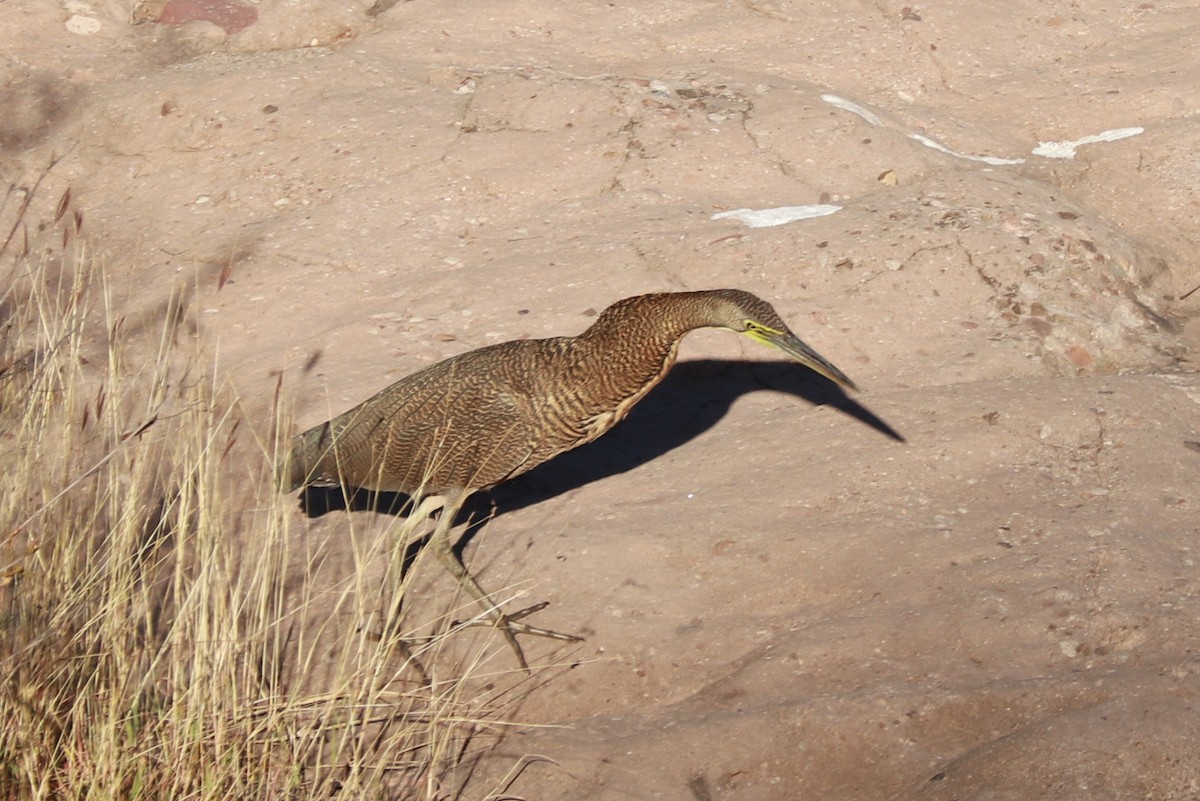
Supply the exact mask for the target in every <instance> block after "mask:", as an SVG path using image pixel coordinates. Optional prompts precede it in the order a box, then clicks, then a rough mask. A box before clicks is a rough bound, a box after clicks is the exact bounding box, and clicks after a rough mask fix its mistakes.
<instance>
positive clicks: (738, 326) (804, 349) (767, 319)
mask: <svg viewBox="0 0 1200 801" xmlns="http://www.w3.org/2000/svg"><path fill="white" fill-rule="evenodd" d="M713 294H714V296H715V300H716V301H717V308H716V313H717V316H718V319H719V320H720V322H718V325H719V326H720V327H722V328H728V329H729V330H731V331H737V332H738V333H741V334H745V335H746V336H748V337H750V338H751V339H753V340H754V341H755V342H761V343H762V344H764V345H769V346H770V347H772V348H776V349H778V350H781V351H783V352H784V353H786V354H787V355H788V356H791V357H792V358H793V359H795V360H796V361H798V362H800V363H801V364H803V365H804V366H805V367H807V368H809V369H810V370H813V371H814V372H817V373H820V374H821V375H823V376H825V377H826V378H828V379H829V380H830V381H833V382H834V383H836V384H839V385H841V386H843V387H845V388H846V389H854V390H856V389H858V387H857V386H855V384H854V382H853V381H851V380H850V379H849V378H848V377H847V376H846V374H845V373H843V372H842V371H841V370H839V369H838V368H836V367H834V366H833V364H832V363H830V361H829V360H828V359H826V358H825V357H824V356H822V355H821V354H819V353H817V352H816V351H815V350H813V349H812V348H810V347H809V346H808V345H806V344H805V343H804V341H803V340H801V339H800V337H798V336H796V335H795V334H793V333H792V331H791V329H789V328H788V327H787V323H785V322H784V321H783V319H782V318H781V317H780V316H779V314H778V313H777V312H776V311H775V309H774V308H773V307H772V306H771V304H770V303H767V302H766V301H765V300H763V299H762V298H760V297H757V296H755V295H752V294H750V293H749V292H745V291H743V290H740V289H722V290H718V291H717V292H715V293H713Z"/></svg>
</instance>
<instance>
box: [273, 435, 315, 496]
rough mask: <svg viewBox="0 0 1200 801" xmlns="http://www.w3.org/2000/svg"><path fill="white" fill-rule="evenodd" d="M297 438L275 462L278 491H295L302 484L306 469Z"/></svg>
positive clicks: (306, 473)
mask: <svg viewBox="0 0 1200 801" xmlns="http://www.w3.org/2000/svg"><path fill="white" fill-rule="evenodd" d="M301 450H302V449H301V448H300V442H299V438H297V440H296V441H295V443H294V445H293V446H292V447H291V448H289V449H288V450H286V451H285V452H284V453H283V454H281V456H280V458H279V461H278V462H276V464H275V486H276V487H277V488H278V489H279V491H280V492H295V491H296V490H298V489H300V487H301V486H303V485H304V478H305V476H307V475H308V469H307V468H306V467H305V466H304V454H303V453H302V452H301Z"/></svg>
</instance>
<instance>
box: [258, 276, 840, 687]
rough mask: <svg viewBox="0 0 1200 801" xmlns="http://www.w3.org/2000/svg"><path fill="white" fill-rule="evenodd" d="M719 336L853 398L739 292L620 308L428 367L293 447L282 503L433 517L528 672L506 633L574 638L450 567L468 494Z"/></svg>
mask: <svg viewBox="0 0 1200 801" xmlns="http://www.w3.org/2000/svg"><path fill="white" fill-rule="evenodd" d="M709 327H712V328H726V329H729V330H732V331H736V332H739V333H743V334H746V335H747V336H749V337H751V338H752V339H755V340H757V341H758V342H761V343H763V344H766V345H771V346H773V347H776V348H778V349H780V350H782V351H783V352H784V353H786V354H788V355H789V356H791V357H792V358H793V359H795V360H797V361H798V362H800V363H801V364H803V365H805V366H807V367H809V368H810V369H812V370H815V371H816V372H818V373H820V374H821V375H823V376H825V377H826V378H829V379H830V380H832V381H834V382H836V383H838V384H840V385H842V386H843V387H847V388H849V389H855V388H856V387H855V386H854V383H853V382H852V381H851V380H850V379H849V378H847V377H846V375H845V374H844V373H842V371H840V370H839V369H838V368H836V367H834V366H833V365H832V364H831V363H830V362H829V361H827V360H826V359H825V358H824V357H822V356H821V355H819V354H818V353H817V352H816V351H814V350H813V349H812V348H810V347H809V346H808V345H806V344H805V343H804V342H802V341H801V340H800V339H799V338H798V337H797V336H796V335H795V334H793V333H792V332H791V331H790V330H789V329H788V327H787V325H786V324H785V323H784V322H783V320H782V319H781V318H780V317H779V315H778V314H777V313H776V312H775V309H774V308H772V307H771V305H770V304H768V303H767V302H766V301H764V300H762V299H760V298H758V297H756V296H754V295H752V294H750V293H749V292H744V291H742V290H737V289H717V290H705V291H699V292H670V293H660V294H653V295H639V296H636V297H631V298H626V299H624V300H621V301H618V302H616V303H614V304H613V305H612V306H609V307H608V308H607V309H605V310H604V311H603V312H601V314H600V315H599V317H597V318H596V321H595V322H594V323H592V325H591V326H590V327H589V328H588V329H587V330H586V331H584V332H583V333H582V334H580V335H579V336H576V337H556V338H553V339H532V340H515V341H512V342H504V343H501V344H498V345H491V346H489V347H485V348H479V349H478V350H473V351H469V352H467V353H463V354H460V355H458V356H454V357H451V358H449V359H446V360H445V361H442V362H438V363H437V364H434V365H432V366H430V367H427V368H425V369H423V370H419V371H418V372H416V373H413V374H412V375H409V376H407V377H405V378H402V379H400V380H399V381H397V382H396V383H394V384H392V385H391V386H389V387H387V388H386V389H384V390H382V391H381V392H379V393H377V394H376V395H374V396H373V397H371V398H368V399H367V400H365V401H363V402H362V403H360V404H359V405H358V406H355V407H354V408H353V409H350V410H348V411H346V412H343V413H342V414H340V415H338V416H337V417H334V418H333V419H332V420H330V421H328V422H325V423H322V424H321V425H318V426H315V427H314V428H311V429H309V430H307V431H305V432H304V433H303V434H300V435H299V436H298V437H296V439H295V441H294V444H293V447H292V448H291V452H290V453H289V454H288V456H287V457H286V458H285V459H284V460H283V462H282V463H281V464H280V468H279V482H280V485H281V487H282V489H284V490H285V491H288V492H290V491H293V490H296V489H298V488H299V487H301V486H304V485H306V484H311V485H334V486H337V485H341V486H347V487H357V488H362V489H367V490H375V491H391V492H402V493H405V494H407V495H411V496H413V498H414V500H420V503H419V504H418V506H417V511H415V512H414V514H419V515H429V514H432V513H433V512H434V511H436V510H437V509H438V508H441V509H442V512H441V516H440V517H439V519H438V522H437V525H436V527H435V529H434V532H433V534H432V535H431V538H430V546H431V547H432V548H433V549H434V553H435V554H436V555H437V557H438V559H439V560H440V561H441V562H442V563H443V564H444V565H446V567H447V568H448V569H449V570H450V572H451V573H453V574H454V576H455V577H456V578H457V579H458V580H459V582H461V584H462V585H463V587H464V588H465V589H466V590H467V591H468V592H469V593H470V594H471V596H472V597H473V598H474V599H475V600H476V601H477V602H478V603H479V604H480V606H482V607H483V608H484V610H485V611H486V613H487V615H488V617H489V618H490V619H491V620H492V622H493V623H494V624H495V626H496V627H497V628H499V629H500V630H501V632H502V633H503V635H504V636H505V638H506V639H507V640H508V643H509V645H510V646H511V647H512V649H513V651H514V652H515V653H516V655H517V661H518V662H519V663H520V664H521V666H522V667H526V666H527V665H526V661H525V656H524V653H523V652H522V650H521V647H520V645H519V644H518V643H517V639H516V635H517V634H535V635H540V636H547V637H556V638H559V639H571V640H574V639H579V638H577V637H574V636H571V635H565V634H559V633H557V632H552V631H547V630H545V629H539V628H534V627H532V626H529V625H528V624H525V623H521V622H518V620H517V618H520V617H524V616H525V615H527V614H529V612H530V611H536V610H537V609H540V608H542V607H541V606H537V607H531V608H530V609H528V610H522V611H521V612H518V613H514V614H509V615H506V614H504V613H503V612H501V611H500V609H499V608H498V607H497V606H496V604H495V603H494V602H493V601H492V600H491V598H490V597H489V596H488V595H487V593H485V592H484V591H483V589H482V588H481V587H480V586H479V584H478V583H477V582H476V581H475V580H474V579H473V578H472V577H471V576H470V574H469V573H468V572H467V570H466V568H465V567H464V566H463V564H462V562H461V561H460V560H459V558H458V557H457V555H455V553H454V551H453V549H452V547H451V542H450V528H451V526H452V524H453V521H454V517H455V514H456V513H457V512H458V510H459V509H460V508H461V507H462V504H463V502H464V501H465V500H466V499H467V497H468V496H470V495H471V494H472V493H473V492H476V491H478V490H481V489H487V488H489V487H493V486H495V485H497V484H499V483H501V482H503V481H507V480H508V479H511V478H513V477H515V476H518V475H520V474H522V473H525V472H527V471H529V470H531V469H533V468H534V467H537V466H538V465H540V464H542V463H544V462H546V461H548V460H550V459H553V458H554V457H555V456H557V455H559V454H561V453H563V452H565V451H568V450H571V449H572V448H575V447H577V446H579V445H583V444H585V443H588V442H591V441H593V440H595V439H596V438H597V437H599V436H601V435H602V434H604V432H606V431H608V430H609V429H610V428H612V427H613V426H614V425H616V424H617V423H619V422H620V421H621V420H622V419H623V418H624V417H625V415H626V414H628V412H629V410H630V408H632V407H633V405H634V404H636V403H637V402H638V401H640V400H641V399H642V398H643V397H645V395H646V393H647V392H649V391H650V390H651V389H653V388H654V386H655V385H656V384H658V382H659V381H661V380H662V378H663V376H665V375H666V373H667V371H668V370H669V369H670V368H671V365H672V364H673V363H674V361H675V354H676V352H677V350H678V347H679V341H680V340H681V339H682V338H683V336H684V335H685V334H687V333H688V332H689V331H692V330H695V329H697V328H709Z"/></svg>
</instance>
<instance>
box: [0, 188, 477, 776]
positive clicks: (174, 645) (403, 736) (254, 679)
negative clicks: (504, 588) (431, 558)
mask: <svg viewBox="0 0 1200 801" xmlns="http://www.w3.org/2000/svg"><path fill="white" fill-rule="evenodd" d="M26 194H28V193H26ZM28 207H29V206H28V203H26V202H25V201H24V200H23V199H22V196H21V193H20V192H18V191H16V190H13V189H10V191H9V194H8V196H7V200H6V201H5V206H4V208H3V209H0V219H3V218H4V217H3V214H4V213H7V214H8V216H9V218H13V219H15V220H16V222H15V223H14V225H13V228H12V229H11V230H12V232H13V233H12V234H10V231H9V230H8V228H7V225H6V226H5V230H0V257H2V258H0V277H3V279H4V280H5V283H4V284H2V285H0V291H2V292H3V295H2V297H0V334H2V335H3V344H2V345H0V476H2V479H3V482H4V492H3V493H0V723H2V726H0V798H5V799H51V798H53V799H72V798H81V799H83V798H86V799H141V798H163V799H166V798H170V799H275V798H280V799H303V798H329V797H331V796H340V797H347V798H356V799H357V798H429V799H432V798H447V797H460V795H461V787H462V780H463V776H462V774H463V773H464V772H469V767H466V766H469V764H470V757H471V755H472V754H474V753H476V752H477V751H478V750H479V749H480V748H481V747H486V743H487V742H489V738H490V737H494V736H495V732H496V731H497V730H498V729H499V728H501V724H500V723H499V721H498V715H499V714H500V712H501V709H500V706H501V704H500V702H499V700H498V699H497V698H496V697H494V696H493V697H488V696H487V695H486V690H483V689H481V688H486V687H487V686H488V685H487V684H484V683H483V682H479V681H472V680H471V679H470V676H469V675H468V674H469V673H470V671H471V669H472V664H471V662H470V661H469V660H468V661H467V662H466V663H465V664H466V667H465V668H460V669H455V670H450V671H443V672H450V673H451V674H452V675H451V676H450V677H449V679H446V680H442V678H444V677H438V676H437V675H435V676H434V679H435V680H434V681H432V682H430V683H428V684H425V683H422V682H421V681H420V680H419V677H420V673H419V672H418V671H417V670H415V669H414V668H413V666H412V663H411V661H410V660H411V657H412V654H410V652H409V645H408V643H410V642H414V643H418V644H419V647H418V645H417V644H414V645H412V649H413V650H415V651H416V652H417V653H416V656H417V657H418V658H419V659H421V661H422V662H423V663H425V664H426V665H428V664H431V663H432V662H433V661H435V660H436V653H435V652H436V651H437V649H438V648H439V647H441V645H442V639H444V638H438V637H434V638H426V639H424V640H412V639H410V637H409V636H408V635H409V634H410V633H411V631H410V630H411V625H410V624H407V623H406V622H405V616H404V615H403V614H401V613H400V611H401V610H400V598H401V596H402V591H403V581H402V580H401V579H400V578H399V571H400V564H401V561H402V559H401V554H400V551H401V550H402V546H403V540H404V536H405V534H406V533H407V532H400V533H399V534H398V536H396V537H392V538H377V541H376V542H374V543H372V544H370V545H369V546H365V547H364V549H363V553H362V554H361V557H360V561H361V562H362V564H363V567H362V568H361V569H359V570H357V571H356V572H355V574H354V575H353V576H352V577H351V578H350V579H349V580H348V581H346V582H344V583H343V584H342V585H341V586H335V587H328V586H326V587H323V588H321V587H319V586H318V583H317V582H314V581H311V578H312V573H313V570H315V566H314V563H313V562H311V561H310V562H306V561H305V559H306V557H305V556H304V555H303V554H299V555H298V554H296V553H293V552H292V551H293V550H294V549H295V548H296V545H295V543H294V540H295V538H294V537H290V536H289V532H288V525H287V521H288V515H287V514H286V512H285V509H284V506H283V504H284V500H283V499H281V498H278V497H277V496H276V495H275V493H274V491H273V486H272V483H271V478H270V470H269V468H268V467H267V465H266V463H267V462H268V461H269V460H265V459H264V460H261V461H262V462H263V465H262V466H261V467H254V468H251V467H247V466H246V462H247V460H245V459H241V460H239V459H236V458H232V457H231V456H230V454H231V452H235V444H236V443H238V442H239V438H241V442H242V443H245V442H247V441H249V442H254V437H253V434H252V433H251V432H250V431H249V430H248V429H251V428H253V426H250V425H245V424H242V425H239V421H238V416H237V405H236V402H235V401H233V400H231V399H229V398H226V397H224V393H223V392H222V391H221V390H220V388H219V383H218V381H217V380H216V379H215V378H214V376H213V375H212V372H213V370H212V368H211V366H210V367H208V368H207V369H206V368H205V365H206V363H207V364H208V365H211V364H212V360H211V358H210V359H208V360H207V362H206V360H205V357H204V356H203V354H202V353H201V352H200V349H199V348H198V347H197V346H196V345H195V342H196V341H197V338H196V337H195V336H194V335H192V333H191V332H190V331H189V329H188V328H187V326H186V325H184V321H185V319H186V317H187V313H186V311H185V310H184V309H183V308H182V307H181V306H180V305H179V304H177V303H173V304H169V308H168V310H167V313H166V314H164V315H163V321H162V322H161V328H160V330H159V331H158V333H157V336H154V335H150V336H146V335H145V334H144V333H139V334H138V335H136V336H135V335H132V334H130V335H127V334H126V333H125V329H126V328H127V327H128V326H126V324H125V321H124V318H123V317H122V315H121V313H120V311H119V310H117V309H114V308H112V306H111V305H110V304H109V302H108V300H107V299H108V297H110V294H109V292H108V291H107V287H106V286H105V283H104V278H103V271H102V269H101V266H100V265H99V264H98V262H97V260H96V259H95V258H93V257H92V256H91V255H90V254H89V252H88V247H87V245H86V242H85V237H83V236H82V235H81V231H80V229H81V228H82V222H83V221H82V218H81V217H80V216H79V215H78V214H76V213H75V212H74V211H73V210H72V208H71V203H70V197H69V194H67V195H65V196H64V197H63V199H62V201H61V202H60V204H59V208H58V211H57V213H56V215H55V217H56V219H55V220H54V222H53V224H49V225H45V226H42V233H41V234H39V235H35V236H31V235H30V234H29V233H28V232H27V230H26V227H25V222H24V219H23V218H24V216H25V214H26V210H27V208H28ZM6 235H7V236H8V239H7V240H5V239H3V237H5V236H6ZM263 427H264V428H265V426H263ZM269 440H270V436H264V437H263V442H258V443H256V447H257V448H259V449H261V450H265V451H270V450H271V447H272V446H271V445H270V443H269ZM264 442H265V443H266V444H264ZM235 453H236V452H235ZM246 487H253V488H258V489H253V490H251V491H250V492H249V498H248V499H247V497H246V495H247V493H246V491H245V488H246ZM239 493H240V494H239ZM235 494H236V497H235ZM248 543H250V544H248ZM380 563H382V564H384V565H386V568H385V569H384V570H383V573H384V574H385V575H384V576H383V582H382V586H384V587H391V588H393V590H394V591H393V592H392V593H391V595H390V596H388V597H387V599H386V600H385V601H384V602H383V603H382V604H381V603H380V600H379V599H380V587H381V582H380V578H379V569H378V565H379V564H380ZM296 564H300V565H301V571H300V575H299V576H298V577H297V575H296V570H295V565H296ZM368 564H374V565H376V569H375V574H374V577H373V578H371V577H370V575H369V573H368V570H367V567H366V566H367V565H368ZM289 565H291V568H289ZM402 627H405V628H404V630H402ZM402 635H404V636H402ZM331 637H333V638H334V639H335V640H336V642H337V648H336V649H330V648H329V647H328V641H329V638H331ZM322 642H324V643H325V644H326V647H321V645H320V644H321V643H322ZM331 654H333V655H332V656H331ZM455 664H458V665H461V664H464V663H462V662H456V663H455ZM475 669H476V670H478V667H477V666H476V667H475ZM318 675H319V676H320V677H321V679H320V681H315V680H314V679H313V677H314V676H318ZM472 688H474V689H472ZM456 771H457V773H456ZM475 795H478V796H484V795H487V793H486V792H477V793H475Z"/></svg>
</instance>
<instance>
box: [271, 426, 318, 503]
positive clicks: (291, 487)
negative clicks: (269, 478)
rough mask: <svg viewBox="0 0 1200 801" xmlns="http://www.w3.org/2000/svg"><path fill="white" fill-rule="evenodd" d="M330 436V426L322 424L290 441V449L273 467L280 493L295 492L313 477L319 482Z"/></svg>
mask: <svg viewBox="0 0 1200 801" xmlns="http://www.w3.org/2000/svg"><path fill="white" fill-rule="evenodd" d="M330 435H331V431H330V424H329V423H323V424H322V425H319V426H316V427H315V428H310V429H309V430H308V431H305V432H304V433H303V434H300V435H299V436H297V437H295V438H294V439H293V440H292V442H291V447H290V448H289V449H288V450H287V452H286V453H285V454H284V455H283V458H281V459H280V460H279V462H278V463H277V464H276V465H275V482H276V484H277V485H278V487H279V491H280V492H295V491H296V490H298V489H300V488H301V487H303V486H304V485H306V484H309V483H311V482H312V481H313V480H314V477H316V480H317V481H318V482H320V481H321V478H320V477H321V476H322V475H323V467H324V465H323V461H324V459H325V457H326V456H327V455H328V453H329V441H330Z"/></svg>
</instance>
